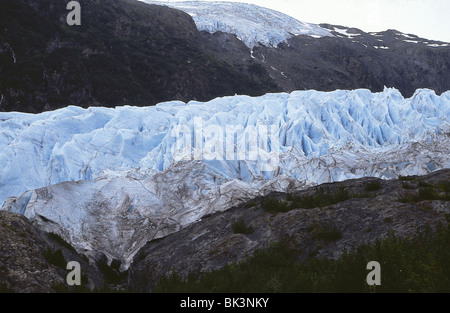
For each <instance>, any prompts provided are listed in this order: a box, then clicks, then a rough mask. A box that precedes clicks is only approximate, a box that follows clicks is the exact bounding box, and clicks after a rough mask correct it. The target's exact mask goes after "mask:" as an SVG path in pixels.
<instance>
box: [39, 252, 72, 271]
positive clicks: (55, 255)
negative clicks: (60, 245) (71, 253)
mask: <svg viewBox="0 0 450 313" xmlns="http://www.w3.org/2000/svg"><path fill="white" fill-rule="evenodd" d="M44 258H45V259H46V260H47V262H48V263H50V264H52V265H55V266H57V267H59V268H62V269H64V270H66V267H67V261H66V258H65V257H64V255H63V253H62V251H61V249H58V250H56V251H53V250H52V249H48V250H47V251H45V252H44Z"/></svg>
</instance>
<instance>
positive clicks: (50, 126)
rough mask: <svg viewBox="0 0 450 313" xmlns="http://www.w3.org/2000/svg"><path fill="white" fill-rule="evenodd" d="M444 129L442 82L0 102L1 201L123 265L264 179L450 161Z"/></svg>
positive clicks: (425, 167)
mask: <svg viewBox="0 0 450 313" xmlns="http://www.w3.org/2000/svg"><path fill="white" fill-rule="evenodd" d="M230 129H231V130H232V131H231V132H228V131H229V130H230ZM266 131H267V133H266ZM449 134H450V92H446V93H443V94H442V95H441V96H437V95H436V94H435V93H434V91H431V90H427V89H422V90H418V91H417V92H416V93H415V95H414V96H413V97H412V98H409V99H404V98H403V97H402V95H401V94H400V93H399V92H398V91H397V90H395V89H385V90H384V92H382V93H371V92H370V91H369V90H364V89H360V90H354V91H340V90H338V91H334V92H318V91H297V92H293V93H291V94H287V93H282V94H267V95H265V96H262V97H254V98H252V97H248V96H234V97H224V98H218V99H215V100H212V101H210V102H207V103H200V102H195V101H192V102H189V103H188V104H185V103H182V102H177V101H174V102H167V103H161V104H159V105H157V106H156V107H145V108H138V107H117V108H115V109H109V108H98V107H92V108H89V109H82V108H78V107H68V108H64V109H60V110H57V111H53V112H46V113H42V114H37V115H33V114H24V113H0V164H1V165H2V171H1V172H0V184H1V185H0V201H1V202H3V201H4V200H5V199H6V198H7V197H10V196H17V197H10V198H8V199H7V200H6V201H5V203H4V205H3V208H2V209H3V210H9V211H15V212H20V213H22V214H25V215H26V216H27V217H28V218H30V219H32V220H34V221H35V223H36V224H38V225H40V226H41V228H43V229H45V230H47V231H51V232H56V233H58V234H60V235H61V236H62V237H63V238H65V239H66V240H68V241H69V242H71V243H72V244H73V245H74V247H75V248H77V249H78V250H79V251H80V252H82V253H86V254H87V255H91V256H94V257H95V256H96V255H97V254H98V253H100V252H102V253H105V254H106V255H107V256H108V257H110V258H111V259H112V258H116V259H119V260H121V261H123V262H124V263H123V264H124V267H126V266H128V265H129V264H130V262H131V259H132V257H133V255H134V254H135V253H136V252H137V251H138V249H139V248H140V247H141V246H142V245H143V244H145V242H147V241H148V240H151V239H153V238H156V237H160V236H164V235H167V234H169V233H171V232H174V231H176V230H179V229H180V228H182V227H184V226H186V225H188V224H190V223H192V222H195V221H197V220H198V219H200V218H201V217H202V216H204V215H205V214H209V213H212V212H216V211H221V210H226V209H228V208H230V207H231V206H233V205H235V204H237V203H239V202H241V201H243V200H246V199H249V198H251V197H254V196H257V195H260V194H264V193H267V192H270V191H273V190H277V191H289V190H290V189H292V190H294V189H298V188H301V187H302V186H306V185H311V184H318V183H323V182H332V181H338V180H344V179H349V178H358V177H364V176H376V177H382V178H391V177H396V176H397V175H413V174H425V173H428V172H430V171H433V170H435V169H439V168H449V167H450V136H449ZM221 147H225V148H224V149H221ZM230 147H231V149H230ZM241 152H243V154H239V153H241ZM227 153H229V154H227ZM27 190H29V191H27Z"/></svg>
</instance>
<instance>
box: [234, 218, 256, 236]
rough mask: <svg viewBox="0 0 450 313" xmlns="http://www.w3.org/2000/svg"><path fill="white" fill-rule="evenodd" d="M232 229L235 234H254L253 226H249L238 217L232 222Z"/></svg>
mask: <svg viewBox="0 0 450 313" xmlns="http://www.w3.org/2000/svg"><path fill="white" fill-rule="evenodd" d="M231 229H232V230H233V233H235V234H252V233H253V232H254V229H253V227H251V226H247V225H246V224H245V222H244V221H243V220H242V219H238V220H236V221H234V222H233V223H232V224H231Z"/></svg>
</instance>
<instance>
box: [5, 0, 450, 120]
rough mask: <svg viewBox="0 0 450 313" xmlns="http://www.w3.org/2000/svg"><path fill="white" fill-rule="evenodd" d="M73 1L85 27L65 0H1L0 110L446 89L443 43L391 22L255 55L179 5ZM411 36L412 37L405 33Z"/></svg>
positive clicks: (447, 56)
mask: <svg viewBox="0 0 450 313" xmlns="http://www.w3.org/2000/svg"><path fill="white" fill-rule="evenodd" d="M80 3H81V6H82V25H81V26H72V27H70V26H68V25H67V24H66V21H65V20H66V15H67V13H68V11H67V10H66V4H67V1H65V0H52V1H50V0H1V1H0V4H1V7H2V10H1V12H0V111H24V112H42V111H46V110H53V109H56V108H60V107H65V106H67V105H77V106H82V107H88V106H107V107H114V106H118V105H137V106H144V105H154V104H156V103H158V102H162V101H167V100H182V101H189V100H199V101H207V100H211V99H213V98H215V97H219V96H226V95H234V94H236V93H237V94H246V95H253V96H256V95H262V94H265V93H267V92H281V91H286V92H290V91H293V90H303V89H316V90H323V91H330V90H335V89H356V88H368V89H370V90H372V91H374V92H376V91H382V90H383V87H384V86H387V87H395V88H397V89H399V90H400V91H401V92H402V93H403V95H404V96H405V97H408V96H411V95H412V94H413V93H414V91H415V90H416V89H417V88H430V89H433V90H435V91H436V92H437V93H442V92H443V91H446V90H450V79H449V74H448V73H450V47H448V46H447V47H430V46H428V44H432V43H438V42H434V41H430V40H425V39H421V38H418V37H416V36H410V35H407V36H405V35H404V34H400V33H399V32H397V31H395V30H388V31H386V32H382V33H378V34H375V35H374V34H368V33H364V32H362V31H360V30H357V29H352V28H348V29H347V31H348V32H349V33H352V32H353V33H355V34H360V36H355V37H353V38H347V37H346V36H342V35H341V34H340V33H339V32H333V34H335V35H336V37H335V38H331V37H324V38H312V37H307V36H297V37H294V38H291V39H290V40H288V42H287V43H282V44H280V45H279V46H278V47H264V46H259V47H255V48H254V51H253V56H254V58H252V56H251V52H250V50H249V49H248V47H247V46H245V44H244V43H243V42H242V41H240V40H238V39H237V37H236V36H234V35H230V34H225V33H220V32H219V33H216V34H209V33H206V32H199V31H197V28H196V26H195V24H194V21H193V20H192V18H191V17H190V16H189V15H188V14H186V13H184V12H182V11H179V10H175V9H170V8H168V7H163V6H156V5H148V4H144V3H141V2H138V1H135V0H117V1H115V0H102V1H100V0H82V1H80ZM322 27H325V28H328V29H330V30H333V29H334V26H332V25H327V24H323V25H322ZM411 39H412V40H414V41H418V43H411V42H407V41H405V40H411ZM426 43H428V44H426ZM377 45H383V46H385V47H389V49H381V48H379V49H376V48H374V46H377Z"/></svg>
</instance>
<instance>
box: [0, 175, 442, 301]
mask: <svg viewBox="0 0 450 313" xmlns="http://www.w3.org/2000/svg"><path fill="white" fill-rule="evenodd" d="M374 182H375V184H374ZM378 182H379V184H378ZM449 183H450V170H448V169H447V170H441V171H437V172H433V173H431V174H429V175H426V176H422V177H412V178H408V180H390V181H384V180H379V179H376V178H363V179H357V180H349V181H344V182H339V183H331V184H324V185H321V186H317V187H312V188H309V189H306V190H299V191H297V192H295V193H293V194H290V195H287V194H284V193H273V194H271V195H268V196H266V197H260V198H257V199H254V200H252V201H250V202H248V203H246V204H242V205H240V206H238V207H235V208H233V209H230V210H228V211H226V212H223V213H217V214H214V215H211V216H206V217H204V218H203V219H202V220H201V221H199V222H197V223H195V224H192V225H191V226H188V227H187V228H185V229H183V230H181V231H179V232H177V233H174V234H172V235H169V236H167V237H165V238H162V239H158V240H156V241H152V242H149V243H147V244H146V245H145V246H144V247H143V248H142V249H141V250H140V251H139V253H138V254H137V255H136V256H135V259H134V262H133V264H132V265H131V267H130V268H129V270H128V272H125V273H122V274H120V273H118V272H117V268H118V267H119V264H111V266H110V267H108V266H106V264H105V263H104V262H103V261H102V260H99V261H98V262H97V263H96V264H92V262H91V263H89V262H87V260H86V259H85V258H84V257H83V256H80V255H79V254H77V253H76V252H75V251H74V250H73V248H71V247H70V246H69V245H68V244H67V243H65V242H63V241H62V240H61V239H60V238H57V237H55V236H54V235H52V234H47V233H45V232H43V231H41V230H39V229H38V228H36V227H35V226H34V225H33V224H32V223H31V222H30V221H29V220H27V219H26V218H25V217H24V216H21V215H18V214H15V213H9V212H0V238H2V240H1V241H0V292H4V291H12V292H55V291H69V292H70V291H73V290H70V288H67V286H66V285H65V278H66V276H67V274H68V271H67V270H66V269H64V266H63V264H58V263H61V262H62V261H61V262H55V260H54V259H55V253H56V252H58V251H60V252H61V254H62V255H63V257H64V262H65V261H67V262H68V261H78V262H80V264H81V269H82V275H84V276H85V278H84V279H85V280H84V282H83V284H85V285H83V286H82V288H84V289H83V291H88V290H89V289H92V288H94V289H95V288H97V289H95V290H97V291H110V290H128V291H133V292H151V290H152V288H153V287H154V286H155V285H156V284H157V283H158V281H159V279H160V278H161V277H163V276H165V275H167V274H168V273H170V272H171V271H172V270H176V271H177V273H179V274H180V275H182V276H184V277H186V275H188V273H189V272H191V271H192V272H198V273H200V274H201V273H206V272H208V271H213V270H216V269H219V268H221V267H223V266H224V265H225V264H229V263H231V262H234V261H236V262H239V261H242V260H244V259H245V258H247V257H248V256H251V255H252V254H253V253H254V252H255V251H256V250H257V249H263V248H267V247H269V246H270V244H271V243H273V242H280V241H282V242H287V243H288V244H289V245H290V246H291V247H293V248H295V249H296V250H297V251H299V252H300V254H299V258H300V259H301V260H308V259H309V258H312V257H328V258H337V257H339V256H340V255H341V254H342V252H343V250H344V249H350V248H352V247H356V246H358V245H360V244H367V243H373V242H375V240H377V239H379V238H384V237H386V236H388V235H389V234H392V233H393V234H395V235H396V236H397V237H399V238H405V239H408V238H412V237H414V236H415V235H416V233H417V231H419V230H422V229H424V228H425V227H427V226H431V227H432V228H433V227H435V226H437V225H438V224H444V225H445V223H447V221H446V215H448V214H450V202H449V201H448V200H442V199H441V200H423V199H416V201H411V202H407V203H404V202H400V201H399V199H400V198H409V199H414V196H415V195H417V194H418V192H419V190H420V189H421V188H422V187H423V186H444V185H445V186H447V187H445V188H447V191H446V192H447V197H448V192H449V191H448V186H449ZM370 186H375V187H376V188H373V189H370ZM342 188H345V189H346V190H348V192H349V193H350V194H352V195H354V196H353V197H350V198H351V199H348V200H345V201H341V202H338V203H336V204H333V205H328V206H325V207H320V208H319V207H317V208H313V209H301V208H299V209H293V210H291V211H289V212H286V213H277V214H273V213H269V212H267V211H265V210H263V209H262V207H261V204H262V203H263V201H266V200H267V199H269V198H270V199H279V200H283V201H287V200H289V197H304V196H309V195H314V194H316V193H317V192H318V191H319V190H324V191H325V192H326V194H333V193H335V192H337V191H339V190H342ZM237 220H242V221H243V222H244V223H245V224H246V225H247V226H248V227H252V228H253V231H252V232H249V233H248V234H241V233H235V232H234V231H233V226H232V225H233V224H234V222H235V221H237ZM327 229H336V230H337V231H338V232H339V234H340V236H338V237H336V238H333V239H331V240H326V239H323V238H321V237H320V236H318V235H319V233H320V232H321V231H323V230H327ZM50 252H51V253H50ZM49 253H50V254H49ZM64 262H63V263H64ZM102 262H103V263H102ZM113 263H114V262H113ZM111 278H112V279H111ZM87 282H88V283H87Z"/></svg>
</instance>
